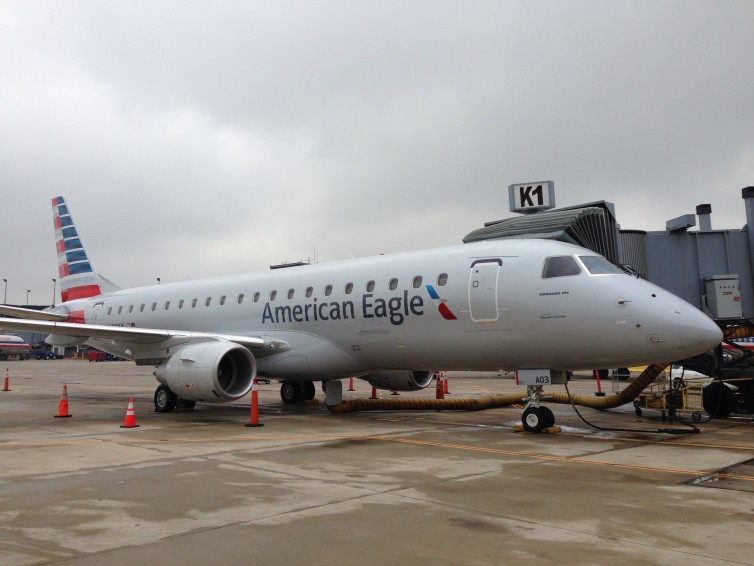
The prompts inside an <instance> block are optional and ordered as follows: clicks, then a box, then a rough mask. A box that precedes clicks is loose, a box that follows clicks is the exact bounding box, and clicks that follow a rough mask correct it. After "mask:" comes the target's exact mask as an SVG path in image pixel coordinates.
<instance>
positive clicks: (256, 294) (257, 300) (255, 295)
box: [254, 291, 260, 303]
mask: <svg viewBox="0 0 754 566" xmlns="http://www.w3.org/2000/svg"><path fill="white" fill-rule="evenodd" d="M259 297H260V294H259V291H257V292H256V293H254V302H255V303H258V302H259Z"/></svg>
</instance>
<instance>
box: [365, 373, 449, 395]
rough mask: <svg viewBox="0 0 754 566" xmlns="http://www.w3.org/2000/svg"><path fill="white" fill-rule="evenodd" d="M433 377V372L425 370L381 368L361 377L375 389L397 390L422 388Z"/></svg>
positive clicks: (430, 381) (417, 389)
mask: <svg viewBox="0 0 754 566" xmlns="http://www.w3.org/2000/svg"><path fill="white" fill-rule="evenodd" d="M434 377H435V372H433V371H426V370H392V369H383V370H380V371H375V372H373V373H369V374H367V375H364V376H362V377H361V379H364V380H366V381H367V382H368V383H369V385H371V386H372V387H376V388H377V389H395V390H397V391H419V390H420V389H424V388H425V387H427V386H428V385H429V384H430V383H432V379H433V378H434Z"/></svg>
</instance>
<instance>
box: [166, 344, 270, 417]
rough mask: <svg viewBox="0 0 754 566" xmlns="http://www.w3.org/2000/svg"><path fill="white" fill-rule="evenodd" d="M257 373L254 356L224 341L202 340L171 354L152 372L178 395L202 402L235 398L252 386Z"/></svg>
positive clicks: (225, 400)
mask: <svg viewBox="0 0 754 566" xmlns="http://www.w3.org/2000/svg"><path fill="white" fill-rule="evenodd" d="M256 374H257V362H256V360H255V359H254V356H253V355H252V354H251V352H249V350H247V349H246V348H244V347H243V346H239V345H238V344H234V343H232V342H227V341H216V342H202V343H200V344H194V345H192V346H187V347H185V348H183V349H182V350H180V351H179V352H176V353H175V354H173V356H172V357H171V358H170V359H169V360H168V361H167V362H164V363H162V364H161V365H160V366H158V367H157V369H156V370H155V372H154V375H155V377H157V380H158V381H159V382H160V383H162V384H164V385H167V386H168V387H169V388H170V390H171V391H172V392H173V393H175V394H176V395H178V396H179V397H181V398H183V399H186V400H189V401H203V402H205V403H227V402H228V401H235V400H236V399H240V398H241V397H243V396H244V395H246V394H247V393H248V392H249V390H251V383H252V380H253V379H254V377H255V376H256Z"/></svg>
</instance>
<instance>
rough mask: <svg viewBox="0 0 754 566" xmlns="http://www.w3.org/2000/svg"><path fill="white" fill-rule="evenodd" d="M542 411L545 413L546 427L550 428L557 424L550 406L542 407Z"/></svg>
mask: <svg viewBox="0 0 754 566" xmlns="http://www.w3.org/2000/svg"><path fill="white" fill-rule="evenodd" d="M539 410H540V411H542V413H543V414H544V417H545V427H544V428H550V427H551V426H554V425H555V415H554V414H553V412H552V410H551V409H550V407H540V408H539Z"/></svg>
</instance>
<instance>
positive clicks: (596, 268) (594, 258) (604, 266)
mask: <svg viewBox="0 0 754 566" xmlns="http://www.w3.org/2000/svg"><path fill="white" fill-rule="evenodd" d="M579 259H580V260H581V262H582V263H583V264H584V265H585V266H586V268H587V269H588V270H589V273H591V274H592V275H606V274H612V273H620V274H624V275H625V273H626V272H625V271H623V270H622V269H621V268H620V267H618V266H617V265H615V264H613V263H610V262H609V261H608V260H606V259H605V258H604V257H602V256H599V255H580V256H579Z"/></svg>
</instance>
